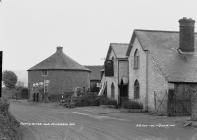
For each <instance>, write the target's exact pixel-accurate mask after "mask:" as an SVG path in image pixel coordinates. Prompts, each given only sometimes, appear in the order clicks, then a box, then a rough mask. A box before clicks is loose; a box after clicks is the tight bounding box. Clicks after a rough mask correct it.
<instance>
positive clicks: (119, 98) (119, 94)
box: [117, 60, 120, 105]
mask: <svg viewBox="0 0 197 140" xmlns="http://www.w3.org/2000/svg"><path fill="white" fill-rule="evenodd" d="M117 61H118V105H119V104H120V89H119V60H117Z"/></svg>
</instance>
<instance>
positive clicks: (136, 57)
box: [133, 49, 140, 69]
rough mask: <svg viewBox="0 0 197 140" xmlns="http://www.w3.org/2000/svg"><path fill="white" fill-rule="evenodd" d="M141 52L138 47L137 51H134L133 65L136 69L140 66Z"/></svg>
mask: <svg viewBox="0 0 197 140" xmlns="http://www.w3.org/2000/svg"><path fill="white" fill-rule="evenodd" d="M139 58H140V57H139V52H138V49H136V50H135V53H134V65H133V68H134V69H138V68H139Z"/></svg>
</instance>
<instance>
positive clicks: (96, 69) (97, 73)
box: [85, 66, 104, 80]
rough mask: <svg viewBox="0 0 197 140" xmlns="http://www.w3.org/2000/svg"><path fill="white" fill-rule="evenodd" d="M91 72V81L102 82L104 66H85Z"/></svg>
mask: <svg viewBox="0 0 197 140" xmlns="http://www.w3.org/2000/svg"><path fill="white" fill-rule="evenodd" d="M85 67H87V68H88V69H90V70H91V73H90V80H101V70H102V69H103V68H104V67H103V66H85Z"/></svg>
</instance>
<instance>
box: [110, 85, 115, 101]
mask: <svg viewBox="0 0 197 140" xmlns="http://www.w3.org/2000/svg"><path fill="white" fill-rule="evenodd" d="M114 97H115V87H114V83H112V84H111V98H112V99H114Z"/></svg>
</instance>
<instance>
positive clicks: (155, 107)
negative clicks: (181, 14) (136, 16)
mask: <svg viewBox="0 0 197 140" xmlns="http://www.w3.org/2000/svg"><path fill="white" fill-rule="evenodd" d="M179 23H180V31H179V32H176V31H157V30H134V32H133V35H132V38H131V41H130V44H129V48H128V50H127V54H126V55H127V56H128V61H129V63H128V69H129V89H128V91H129V99H132V100H135V101H138V102H141V103H143V105H144V110H146V111H154V112H155V111H156V112H162V113H164V114H168V115H186V114H190V113H191V101H190V97H191V94H190V93H191V92H190V91H191V90H192V89H193V88H197V34H196V33H194V23H195V21H194V20H192V19H188V18H183V19H180V20H179Z"/></svg>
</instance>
